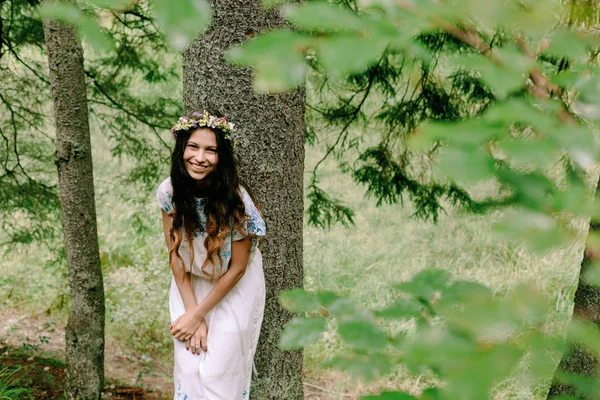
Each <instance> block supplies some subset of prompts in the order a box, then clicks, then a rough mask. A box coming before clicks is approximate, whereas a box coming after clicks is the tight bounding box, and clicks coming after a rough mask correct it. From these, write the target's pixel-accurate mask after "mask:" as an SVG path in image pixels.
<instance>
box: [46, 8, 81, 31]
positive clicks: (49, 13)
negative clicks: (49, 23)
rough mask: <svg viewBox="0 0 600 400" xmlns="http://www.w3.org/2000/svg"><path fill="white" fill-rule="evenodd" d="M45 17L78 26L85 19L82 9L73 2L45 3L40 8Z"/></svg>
mask: <svg viewBox="0 0 600 400" xmlns="http://www.w3.org/2000/svg"><path fill="white" fill-rule="evenodd" d="M38 11H39V13H40V15H41V16H42V17H44V18H48V19H53V20H57V21H61V22H66V23H69V24H71V25H75V26H78V25H79V24H80V23H81V22H83V20H84V16H83V14H82V13H81V11H80V10H79V9H78V8H77V7H76V6H74V5H72V4H67V3H43V4H42V5H41V6H40V7H39V9H38Z"/></svg>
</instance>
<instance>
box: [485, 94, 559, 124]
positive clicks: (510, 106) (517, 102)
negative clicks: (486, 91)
mask: <svg viewBox="0 0 600 400" xmlns="http://www.w3.org/2000/svg"><path fill="white" fill-rule="evenodd" d="M554 108H555V107H554V106H553V103H550V102H546V103H541V102H537V103H536V104H535V106H534V105H533V104H532V103H531V102H530V101H527V100H526V99H522V98H510V99H508V100H506V101H501V102H497V103H496V104H494V105H492V106H491V107H490V108H489V109H488V111H487V112H486V113H485V115H484V119H485V121H490V122H492V123H494V124H496V126H502V127H504V128H508V127H509V126H510V125H511V124H513V123H515V122H521V123H523V124H525V125H527V126H531V127H533V128H535V129H537V130H541V131H542V132H547V131H550V130H551V129H554V127H555V126H556V124H557V123H558V120H557V118H556V117H555V115H556V114H555V113H556V110H555V109H554ZM546 109H548V110H546ZM545 110H546V111H545ZM548 111H549V112H548Z"/></svg>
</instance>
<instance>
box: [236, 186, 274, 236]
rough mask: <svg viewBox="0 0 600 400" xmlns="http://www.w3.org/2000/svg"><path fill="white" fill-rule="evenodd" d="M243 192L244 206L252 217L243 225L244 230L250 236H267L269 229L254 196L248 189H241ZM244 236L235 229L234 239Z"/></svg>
mask: <svg viewBox="0 0 600 400" xmlns="http://www.w3.org/2000/svg"><path fill="white" fill-rule="evenodd" d="M241 192H242V200H243V201H244V207H245V208H246V215H248V216H249V217H250V219H249V220H248V222H247V223H245V224H244V226H243V227H242V228H243V230H244V231H245V232H246V233H247V236H250V237H258V236H265V235H266V234H267V229H266V226H265V221H264V220H263V219H262V217H261V215H260V212H259V211H258V209H257V208H256V206H255V205H254V202H253V201H252V198H251V197H250V195H249V194H248V192H247V191H246V190H244V189H243V188H242V189H241ZM243 238H244V236H243V235H242V234H240V233H239V232H238V231H237V229H233V233H232V240H234V241H236V240H242V239H243Z"/></svg>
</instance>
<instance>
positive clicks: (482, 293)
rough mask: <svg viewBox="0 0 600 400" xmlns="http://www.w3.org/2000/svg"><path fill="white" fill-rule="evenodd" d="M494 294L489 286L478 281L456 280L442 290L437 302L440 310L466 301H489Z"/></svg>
mask: <svg viewBox="0 0 600 400" xmlns="http://www.w3.org/2000/svg"><path fill="white" fill-rule="evenodd" d="M493 297H494V294H493V293H492V291H491V290H490V289H489V288H488V287H487V286H484V285H482V284H480V283H477V282H469V281H454V282H452V283H451V284H450V285H449V286H448V287H447V288H445V289H443V290H442V296H441V298H440V300H439V301H438V302H437V303H436V304H435V308H436V309H439V310H443V309H448V310H451V309H453V308H455V307H457V306H464V304H465V303H468V302H471V301H476V302H482V301H483V302H487V301H489V300H491V299H493Z"/></svg>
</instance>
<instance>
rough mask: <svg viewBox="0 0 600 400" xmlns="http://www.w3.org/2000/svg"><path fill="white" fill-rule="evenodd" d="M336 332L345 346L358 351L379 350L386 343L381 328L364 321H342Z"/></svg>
mask: <svg viewBox="0 0 600 400" xmlns="http://www.w3.org/2000/svg"><path fill="white" fill-rule="evenodd" d="M337 330H338V333H339V334H340V336H341V338H342V340H343V341H344V342H345V343H346V344H348V345H349V346H350V347H353V348H355V349H359V350H381V349H382V348H384V347H385V345H386V342H387V340H386V337H385V335H384V334H383V331H382V330H381V328H380V327H379V326H377V325H375V323H373V322H371V321H367V320H364V319H349V320H343V319H342V320H340V321H339V322H338V327H337Z"/></svg>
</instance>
